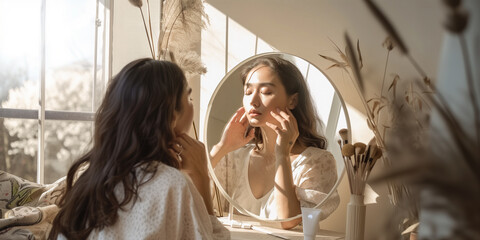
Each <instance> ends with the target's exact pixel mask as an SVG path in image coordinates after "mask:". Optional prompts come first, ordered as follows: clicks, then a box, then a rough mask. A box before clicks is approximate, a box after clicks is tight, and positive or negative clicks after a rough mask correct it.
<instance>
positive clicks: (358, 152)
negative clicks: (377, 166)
mask: <svg viewBox="0 0 480 240" xmlns="http://www.w3.org/2000/svg"><path fill="white" fill-rule="evenodd" d="M353 146H354V147H355V166H356V168H357V169H358V167H359V165H360V162H363V158H362V157H364V155H363V153H364V152H365V148H366V147H367V145H365V143H361V142H356V143H355V144H353Z"/></svg>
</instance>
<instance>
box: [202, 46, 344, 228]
mask: <svg viewBox="0 0 480 240" xmlns="http://www.w3.org/2000/svg"><path fill="white" fill-rule="evenodd" d="M270 55H289V56H292V57H296V58H299V59H301V60H303V61H305V62H306V63H308V64H310V66H313V67H315V68H317V69H318V70H319V71H320V72H321V73H322V74H323V75H324V76H325V78H326V79H327V80H328V81H329V82H330V85H331V86H332V87H333V89H334V91H335V93H334V98H338V100H339V101H337V102H335V101H334V102H333V103H332V105H334V104H337V105H338V103H340V104H341V106H340V105H338V106H332V107H331V110H330V114H329V119H328V121H327V123H326V125H325V129H326V131H325V137H326V138H327V141H328V143H329V145H330V144H332V142H334V141H333V140H334V136H335V131H336V126H337V125H338V119H339V116H340V109H341V107H343V112H344V114H345V121H346V124H347V128H348V129H349V132H351V131H350V130H351V125H350V118H349V116H348V111H347V107H346V105H345V102H344V100H343V99H342V98H341V96H340V95H339V94H338V93H339V91H338V89H337V87H336V86H335V85H334V84H333V82H332V81H331V80H330V78H328V76H327V75H326V74H325V73H324V72H323V71H322V70H321V69H320V68H319V67H317V66H315V65H314V64H312V63H311V62H309V61H307V60H305V59H304V58H301V57H299V56H296V55H293V54H289V53H284V52H267V53H262V54H257V55H254V56H251V57H249V58H247V59H245V60H243V61H242V62H240V63H239V64H237V65H236V66H235V67H234V68H232V69H231V70H230V71H229V72H228V73H227V74H226V75H225V76H224V77H223V79H222V80H221V81H220V82H219V83H218V85H217V87H216V88H215V91H214V92H213V94H212V97H211V98H210V101H209V103H208V108H207V112H206V115H205V125H204V143H205V145H206V147H207V149H208V151H209V147H211V146H212V145H211V144H210V143H209V142H208V124H209V117H210V113H211V110H212V105H213V101H214V100H215V97H216V96H217V94H218V92H219V91H220V89H221V88H222V85H223V84H224V83H225V82H226V81H227V79H229V77H230V75H232V73H233V72H235V71H236V70H238V69H239V68H241V67H244V66H245V63H247V62H249V61H252V60H253V59H256V58H259V57H263V56H270ZM233 112H234V111H232V114H233ZM335 112H336V114H332V113H335ZM329 124H335V127H334V128H333V127H331V128H328V126H329ZM348 138H349V139H348V141H349V142H351V134H349V135H348ZM335 145H336V144H335ZM338 153H339V154H340V156H338ZM332 154H334V153H333V152H332ZM207 156H209V154H207ZM334 157H335V160H336V162H337V163H338V162H339V161H338V159H337V157H340V158H341V157H342V156H341V152H340V149H339V148H338V152H337V154H334ZM341 162H342V164H343V160H342V161H341ZM207 165H208V172H209V174H210V177H211V178H212V179H213V181H214V183H215V184H216V186H217V187H218V190H219V191H220V193H221V194H222V195H223V197H224V198H225V199H226V200H227V201H228V202H229V203H230V204H231V205H233V207H235V208H236V209H237V210H238V211H239V212H242V213H247V214H248V215H249V216H251V217H254V218H256V219H258V220H261V221H265V222H284V221H290V220H293V219H296V218H299V217H301V216H302V215H301V214H299V215H297V216H293V217H290V218H286V219H269V218H264V217H261V216H259V215H257V214H254V213H252V212H250V211H247V210H245V209H244V208H243V207H242V206H240V205H239V204H238V203H237V202H236V201H235V200H233V199H232V198H231V197H230V195H229V194H228V193H227V192H226V191H225V189H224V188H223V187H222V184H220V181H219V180H218V178H217V176H216V174H215V171H214V169H213V167H212V164H211V162H210V160H209V161H208V164H207ZM344 174H345V167H343V169H342V171H341V173H340V174H338V178H337V181H336V182H335V185H334V186H333V187H332V189H331V190H330V192H328V194H327V197H326V198H325V199H323V201H321V202H320V203H318V204H317V205H316V206H315V207H314V208H320V207H321V206H322V205H323V204H324V203H325V202H326V201H327V200H328V199H329V198H330V196H331V195H332V194H333V192H335V191H336V190H337V188H338V185H339V184H340V182H341V180H342V178H343V175H344Z"/></svg>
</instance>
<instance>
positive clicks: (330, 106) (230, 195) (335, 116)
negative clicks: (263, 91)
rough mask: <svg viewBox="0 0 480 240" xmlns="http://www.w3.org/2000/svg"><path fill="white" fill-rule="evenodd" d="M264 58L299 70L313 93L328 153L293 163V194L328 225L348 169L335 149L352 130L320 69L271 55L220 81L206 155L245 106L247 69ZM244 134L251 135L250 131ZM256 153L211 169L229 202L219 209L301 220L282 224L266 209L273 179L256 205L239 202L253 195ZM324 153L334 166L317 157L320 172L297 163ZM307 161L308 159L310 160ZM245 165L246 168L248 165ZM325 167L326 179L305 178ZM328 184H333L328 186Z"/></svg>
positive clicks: (210, 113)
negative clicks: (344, 130)
mask: <svg viewBox="0 0 480 240" xmlns="http://www.w3.org/2000/svg"><path fill="white" fill-rule="evenodd" d="M264 57H279V58H282V59H284V60H287V61H289V62H290V63H293V64H294V65H295V66H296V67H297V68H298V70H300V72H301V74H302V75H303V79H304V80H305V82H306V85H307V87H308V89H309V92H310V95H311V99H312V102H313V108H314V109H315V110H316V112H317V114H318V117H319V118H320V120H321V122H322V123H323V124H317V126H318V131H317V132H318V134H319V135H321V136H323V137H325V139H326V140H327V147H326V149H325V150H323V149H322V150H321V152H319V151H313V152H309V153H307V150H305V151H303V152H301V153H300V154H298V157H296V158H293V157H292V162H291V163H292V171H293V180H294V184H295V193H296V195H297V198H298V199H299V201H300V205H301V206H302V207H303V206H305V207H314V208H321V209H322V214H323V216H321V219H325V218H326V217H328V215H330V214H331V213H332V212H333V211H334V210H335V209H336V208H337V207H338V204H339V196H338V193H337V190H336V189H337V186H338V184H339V183H340V179H341V178H342V176H343V173H344V163H343V159H342V156H341V151H340V147H339V145H338V144H337V141H338V139H340V137H339V136H338V130H340V129H342V128H347V129H350V122H349V118H348V113H347V111H346V106H345V103H344V101H343V99H342V98H341V96H340V95H339V94H338V91H337V89H336V88H335V86H334V85H333V84H332V83H331V82H330V80H329V79H328V78H327V77H326V76H325V75H324V74H323V73H322V72H321V71H320V70H319V69H318V68H317V67H315V66H313V65H312V64H311V63H309V62H308V61H306V60H304V59H302V58H300V57H297V56H293V55H291V54H286V53H278V52H273V53H263V54H259V55H255V56H253V57H251V58H248V59H246V60H244V61H242V62H241V63H240V64H238V65H237V66H236V67H234V68H233V69H232V70H231V71H230V72H229V73H228V74H227V75H226V76H225V77H224V78H223V79H222V81H221V82H220V83H219V85H218V86H217V88H216V89H215V92H214V93H213V95H212V98H211V99H210V103H209V106H208V109H207V114H206V119H205V134H204V136H205V139H204V141H205V144H206V146H207V149H208V151H211V150H212V147H213V146H214V145H215V144H217V143H218V142H219V141H220V139H221V137H222V133H223V131H224V129H225V126H226V124H227V123H228V122H229V121H230V119H231V118H232V116H233V115H234V113H235V112H236V111H237V110H238V109H239V108H241V107H242V106H243V102H244V101H243V98H244V91H245V89H244V85H243V82H242V76H241V75H242V74H241V72H242V71H243V69H244V68H245V67H246V66H248V65H251V63H253V62H254V61H255V60H257V59H259V58H264ZM259 91H260V90H259ZM245 93H246V92H245ZM248 121H250V120H247V124H248ZM246 132H247V133H248V130H247V131H246ZM256 147H258V145H257V146H256V145H255V144H253V143H252V142H250V143H248V144H246V145H245V146H244V147H242V148H243V149H246V150H249V151H247V152H245V151H243V152H240V153H239V152H236V153H229V154H227V155H225V157H223V158H221V160H219V161H218V162H215V163H214V166H212V164H209V166H208V167H209V171H210V174H211V176H212V179H213V180H214V182H215V184H216V185H217V187H218V190H219V192H220V193H221V194H222V196H223V197H224V198H225V200H226V202H223V203H222V204H220V206H221V207H222V211H224V212H228V205H229V204H230V205H232V206H233V207H234V208H235V209H236V210H237V211H238V212H240V213H242V214H246V215H250V216H252V217H255V218H257V219H259V220H263V221H287V220H292V219H294V218H298V217H299V216H300V215H297V216H294V217H291V218H287V219H285V218H284V219H282V218H279V217H278V215H277V214H276V213H275V212H276V211H275V209H268V206H267V205H268V204H269V203H268V202H272V198H274V197H273V196H272V195H273V194H272V192H273V188H274V187H273V186H274V182H273V181H274V180H273V179H271V181H272V182H271V183H270V182H267V181H268V180H267V181H266V183H265V185H264V186H263V188H261V189H263V191H264V193H265V194H263V195H260V196H258V195H256V196H255V199H254V200H256V201H255V203H246V202H245V199H242V200H240V199H239V198H242V197H241V195H242V194H240V193H239V192H242V191H248V192H249V193H250V194H251V193H252V192H253V191H250V190H253V185H252V183H251V182H253V181H250V184H249V178H250V177H251V175H252V174H253V172H252V171H250V169H249V165H250V166H252V164H251V161H253V160H252V157H248V156H249V154H250V153H251V150H252V149H254V148H256ZM307 149H310V148H307ZM324 152H328V153H327V154H328V155H329V156H330V159H332V160H331V161H328V162H322V161H323V160H321V157H320V156H318V157H317V158H316V159H315V161H317V160H318V161H317V163H315V164H317V166H314V167H312V165H311V164H310V165H308V164H307V165H302V163H301V161H300V160H298V159H299V158H304V159H305V156H304V155H308V156H309V157H310V158H312V156H310V155H324ZM246 153H247V154H246ZM330 153H331V154H330ZM332 155H333V157H332ZM246 156H247V157H246ZM302 156H304V157H302ZM309 157H306V158H307V159H308V158H309ZM313 158H315V156H313ZM297 160H298V161H297ZM312 161H313V160H312ZM245 162H247V163H246V164H245ZM327 165H328V166H329V170H328V171H329V173H326V172H325V174H324V175H323V170H320V171H318V172H317V173H319V174H316V175H315V176H311V175H310V176H307V175H308V174H305V173H306V172H309V171H310V170H311V168H325V169H326V166H327ZM332 165H333V166H332ZM307 166H308V167H307ZM302 168H303V169H302ZM245 169H246V170H245ZM325 169H324V170H325ZM325 171H327V170H325ZM242 172H243V173H242ZM245 172H246V173H245ZM257 173H258V171H257ZM245 176H246V177H245ZM302 176H307V177H302ZM307 178H308V179H307ZM312 181H313V182H312ZM315 181H316V182H315ZM257 182H261V181H257ZM304 182H308V184H306V185H309V186H304V185H305V184H304V185H302V186H299V185H301V184H303V183H304ZM326 182H329V183H328V184H326ZM317 183H318V184H319V185H322V186H323V187H322V189H321V191H319V190H318V189H315V188H314V189H309V187H310V186H314V185H316V184H317ZM262 184H264V183H262ZM325 186H327V187H325ZM251 187H252V188H251ZM269 189H271V190H269ZM253 195H255V194H253ZM247 202H248V201H247ZM260 205H263V206H260ZM252 206H253V207H252Z"/></svg>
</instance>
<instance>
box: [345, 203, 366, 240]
mask: <svg viewBox="0 0 480 240" xmlns="http://www.w3.org/2000/svg"><path fill="white" fill-rule="evenodd" d="M363 198H364V196H363V195H356V194H352V195H351V196H350V202H349V203H348V205H347V226H346V229H345V239H346V240H363V238H364V236H365V210H366V206H365V203H364V202H363Z"/></svg>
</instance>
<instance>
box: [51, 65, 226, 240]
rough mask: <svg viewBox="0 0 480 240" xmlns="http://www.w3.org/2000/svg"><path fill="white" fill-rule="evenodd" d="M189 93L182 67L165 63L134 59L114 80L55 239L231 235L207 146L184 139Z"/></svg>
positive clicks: (72, 178) (73, 173) (71, 176)
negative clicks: (216, 209)
mask: <svg viewBox="0 0 480 240" xmlns="http://www.w3.org/2000/svg"><path fill="white" fill-rule="evenodd" d="M190 92H191V88H189V87H188V84H187V81H186V79H185V76H184V74H183V72H182V70H181V69H180V68H179V67H178V66H177V65H175V64H173V63H170V62H165V61H156V60H152V59H139V60H136V61H133V62H131V63H129V64H128V65H126V66H125V67H124V68H123V69H122V70H121V71H120V73H118V75H117V76H116V77H114V78H113V79H112V81H111V83H110V85H109V87H108V90H107V92H106V94H105V97H104V99H103V102H102V104H101V106H100V108H99V109H98V111H97V114H96V119H95V133H94V139H93V147H92V149H91V150H90V151H89V152H88V153H87V154H85V155H84V156H83V157H81V158H80V159H78V160H77V161H76V162H74V164H73V166H72V167H71V168H70V170H69V172H68V175H67V190H66V193H65V195H64V197H63V199H62V201H61V203H60V207H61V210H60V211H59V213H58V215H57V216H56V218H55V220H54V222H53V227H52V231H51V233H50V236H49V238H50V239H56V238H57V237H59V238H67V239H225V238H227V239H228V238H229V236H230V235H229V233H228V231H227V230H226V229H225V228H224V227H223V226H222V225H221V224H220V223H219V221H218V220H217V219H216V218H215V217H214V216H212V214H213V208H212V203H211V198H210V188H209V178H208V173H207V166H206V161H207V160H206V159H207V158H206V154H205V148H204V146H203V144H202V143H200V142H198V141H196V140H194V139H192V138H191V137H189V136H188V135H186V134H185V133H186V132H187V131H188V130H189V127H190V126H191V124H192V119H193V105H192V102H191V98H190ZM87 165H88V166H87ZM84 167H86V170H85V171H84V172H83V173H82V174H81V175H80V176H79V177H78V178H77V175H78V174H77V173H78V172H79V170H80V169H81V168H84ZM179 170H181V171H179ZM187 176H188V177H187ZM76 178H77V179H76ZM190 178H191V180H190ZM192 180H193V181H192Z"/></svg>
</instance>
